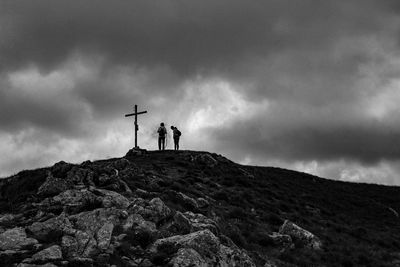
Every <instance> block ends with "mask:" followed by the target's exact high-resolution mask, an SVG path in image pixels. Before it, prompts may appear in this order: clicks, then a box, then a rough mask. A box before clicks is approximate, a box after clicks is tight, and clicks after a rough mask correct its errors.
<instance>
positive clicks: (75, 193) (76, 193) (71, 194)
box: [52, 189, 97, 206]
mask: <svg viewBox="0 0 400 267" xmlns="http://www.w3.org/2000/svg"><path fill="white" fill-rule="evenodd" d="M96 201H97V199H96V195H95V194H93V193H92V192H90V191H88V190H87V189H82V190H77V189H70V190H66V191H64V192H62V193H60V194H58V195H57V196H54V197H53V199H52V204H53V203H54V204H61V205H64V206H65V205H74V206H76V205H79V206H85V205H89V204H90V203H95V202H96Z"/></svg>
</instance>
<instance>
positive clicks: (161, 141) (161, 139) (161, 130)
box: [157, 122, 167, 150]
mask: <svg viewBox="0 0 400 267" xmlns="http://www.w3.org/2000/svg"><path fill="white" fill-rule="evenodd" d="M157 133H158V150H165V136H166V134H167V129H166V128H165V126H164V123H163V122H162V123H160V127H158V130H157Z"/></svg>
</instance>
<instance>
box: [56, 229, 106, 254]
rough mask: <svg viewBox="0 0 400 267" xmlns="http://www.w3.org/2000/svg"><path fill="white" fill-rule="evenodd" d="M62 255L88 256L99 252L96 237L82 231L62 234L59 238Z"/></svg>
mask: <svg viewBox="0 0 400 267" xmlns="http://www.w3.org/2000/svg"><path fill="white" fill-rule="evenodd" d="M61 247H62V252H63V255H64V256H65V257H66V258H67V259H76V258H88V257H91V256H94V255H96V254H98V253H99V250H98V248H97V241H96V239H95V238H94V237H93V236H91V235H89V234H88V233H86V232H83V231H79V230H78V231H75V232H74V233H73V235H64V236H63V237H62V239H61Z"/></svg>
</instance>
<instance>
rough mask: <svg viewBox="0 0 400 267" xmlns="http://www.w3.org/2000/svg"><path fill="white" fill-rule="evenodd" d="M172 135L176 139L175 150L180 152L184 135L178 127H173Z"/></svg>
mask: <svg viewBox="0 0 400 267" xmlns="http://www.w3.org/2000/svg"><path fill="white" fill-rule="evenodd" d="M171 129H172V135H173V137H174V149H175V150H179V138H180V137H181V135H182V133H181V131H179V130H178V128H177V127H174V126H171Z"/></svg>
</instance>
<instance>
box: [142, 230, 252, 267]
mask: <svg viewBox="0 0 400 267" xmlns="http://www.w3.org/2000/svg"><path fill="white" fill-rule="evenodd" d="M150 251H151V252H153V253H157V252H160V251H161V252H162V251H168V252H170V253H171V252H172V253H174V255H173V257H172V259H171V260H170V262H169V264H171V265H173V266H179V267H180V266H221V267H222V266H223V267H228V266H237V267H239V266H243V267H255V264H254V263H253V262H252V260H251V258H250V257H249V256H248V255H247V253H246V252H245V251H244V250H241V249H239V248H237V247H233V248H230V247H227V246H225V245H221V243H220V241H219V239H218V238H217V237H216V236H215V235H214V234H213V233H212V232H211V231H210V230H208V229H206V230H202V231H198V232H194V233H190V234H187V235H177V236H172V237H168V238H164V239H159V240H157V241H156V242H155V243H154V244H153V246H152V247H151V249H150ZM194 251H195V252H194ZM185 257H188V258H185ZM196 263H197V264H199V265H196ZM174 264H175V265H174ZM179 264H181V265H179ZM190 264H194V265H190Z"/></svg>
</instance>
